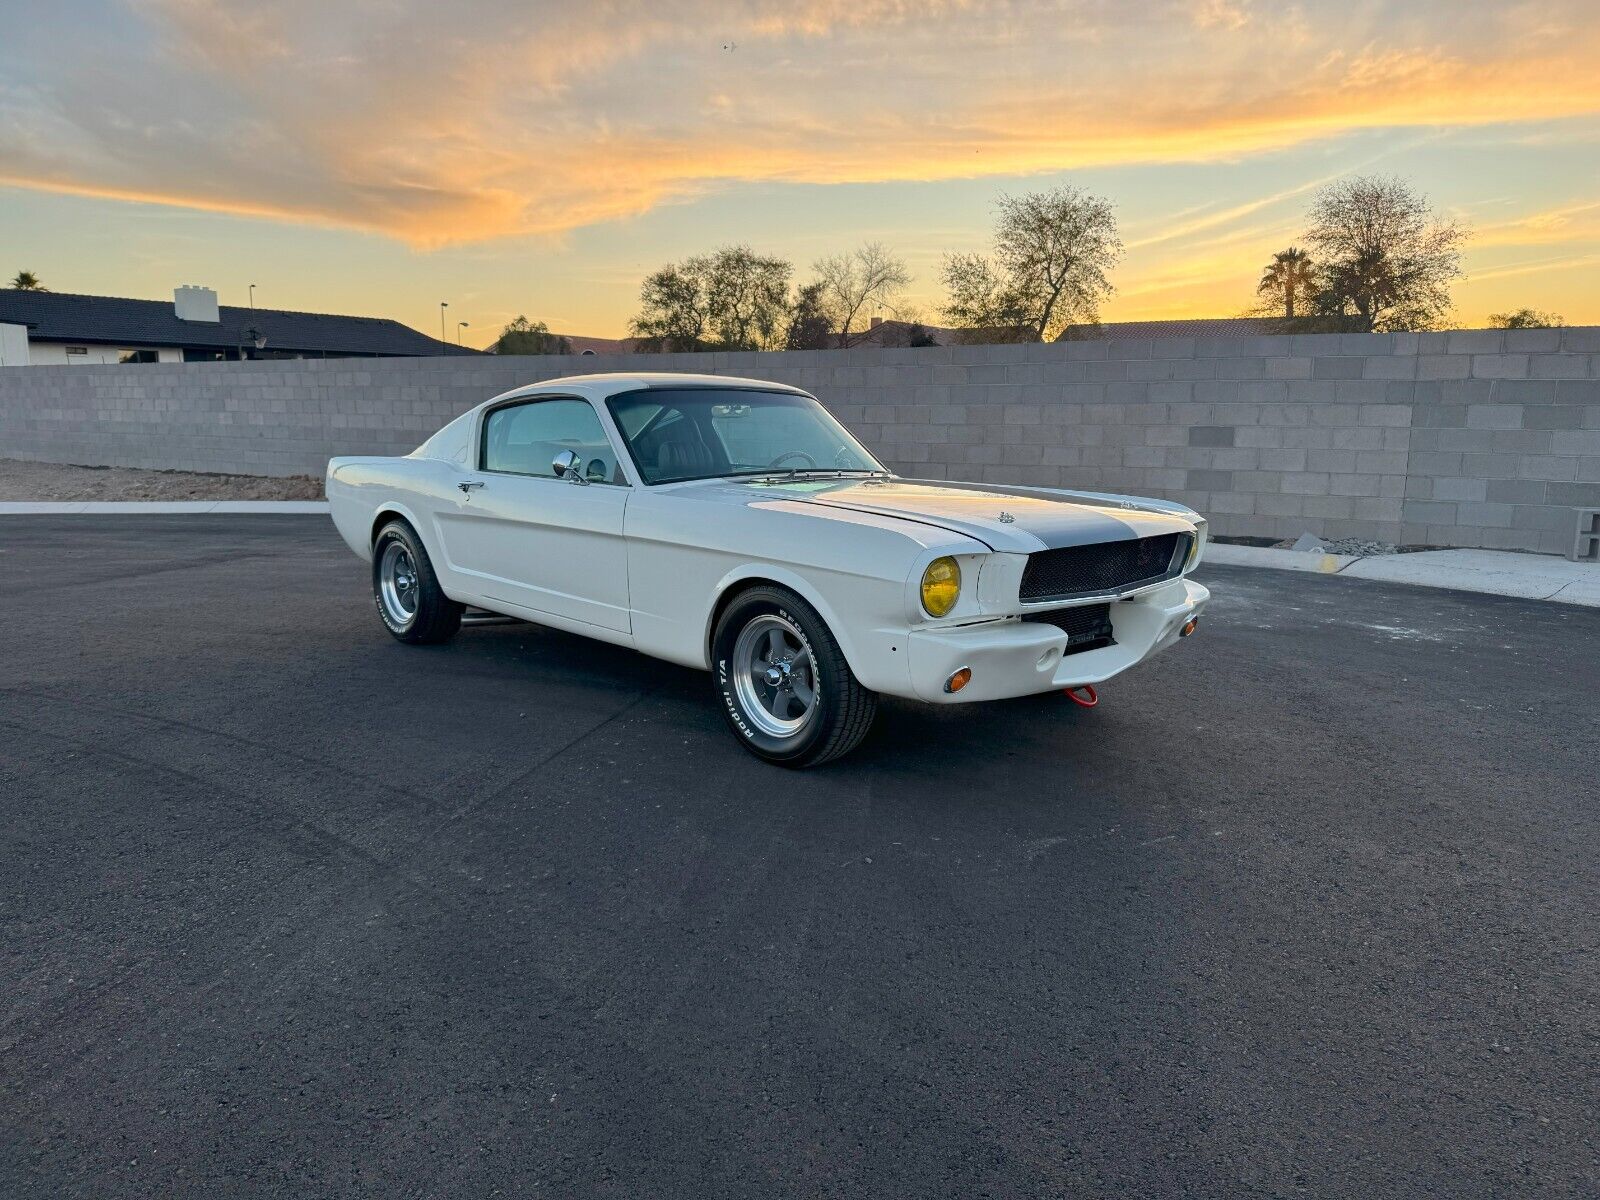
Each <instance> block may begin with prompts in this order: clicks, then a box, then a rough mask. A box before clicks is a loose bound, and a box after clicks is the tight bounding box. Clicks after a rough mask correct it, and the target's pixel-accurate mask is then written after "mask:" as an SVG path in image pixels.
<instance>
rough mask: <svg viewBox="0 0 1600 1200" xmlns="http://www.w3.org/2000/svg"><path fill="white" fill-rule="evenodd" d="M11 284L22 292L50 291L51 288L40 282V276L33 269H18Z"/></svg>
mask: <svg viewBox="0 0 1600 1200" xmlns="http://www.w3.org/2000/svg"><path fill="white" fill-rule="evenodd" d="M11 286H12V287H14V288H16V289H17V290H18V291H22V292H48V291H49V290H50V289H49V288H47V287H45V285H44V284H42V283H40V282H39V277H38V276H37V275H35V274H34V273H33V272H32V271H18V272H17V276H16V278H15V279H13V280H12V281H11Z"/></svg>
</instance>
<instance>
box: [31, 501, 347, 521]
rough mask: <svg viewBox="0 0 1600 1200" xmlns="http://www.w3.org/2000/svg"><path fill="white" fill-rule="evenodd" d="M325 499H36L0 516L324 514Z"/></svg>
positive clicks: (326, 509) (326, 507) (326, 508)
mask: <svg viewBox="0 0 1600 1200" xmlns="http://www.w3.org/2000/svg"><path fill="white" fill-rule="evenodd" d="M327 511H328V502H327V501H326V500H39V501H33V500H28V501H4V502H0V516H13V517H24V516H63V515H72V514H78V513H83V514H93V513H138V514H139V515H141V516H160V515H163V514H167V513H229V514H234V513H239V514H251V513H254V514H258V515H262V514H271V515H277V516H283V515H286V514H294V513H324V514H325V513H327Z"/></svg>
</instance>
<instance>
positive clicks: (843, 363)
mask: <svg viewBox="0 0 1600 1200" xmlns="http://www.w3.org/2000/svg"><path fill="white" fill-rule="evenodd" d="M629 370H634V371H638V370H676V371H708V372H713V373H717V374H736V375H751V376H755V377H758V378H768V379H774V380H780V381H783V382H787V383H792V384H796V385H798V386H800V387H804V388H806V389H807V390H809V391H811V392H813V393H815V394H816V395H817V396H818V397H819V398H820V399H821V400H822V401H823V402H824V403H825V404H827V405H828V406H829V407H830V408H831V409H832V410H833V411H834V412H835V413H836V414H837V415H838V416H839V417H840V418H841V419H842V420H843V421H844V422H845V423H846V424H847V425H849V426H850V427H851V428H852V429H853V430H854V431H855V432H856V433H857V434H858V435H859V436H860V437H861V438H862V440H863V441H865V442H866V443H867V444H868V445H869V446H870V447H872V448H873V449H875V450H876V451H878V452H879V454H880V455H881V456H882V457H883V458H884V459H885V461H886V462H888V463H889V464H890V465H891V466H892V467H894V468H895V469H896V470H897V471H899V472H901V473H902V474H905V475H908V476H922V477H928V478H952V479H970V480H977V481H980V482H993V483H1020V484H1037V485H1044V486H1050V487H1079V488H1088V489H1102V490H1108V491H1123V492H1132V493H1138V494H1144V495H1156V496H1165V497H1170V498H1173V499H1177V500H1181V501H1183V502H1185V503H1187V504H1190V505H1193V506H1194V507H1195V508H1197V509H1199V510H1200V511H1202V512H1204V513H1206V514H1208V515H1209V516H1210V517H1211V519H1212V522H1213V527H1214V529H1215V530H1216V531H1217V532H1218V533H1221V534H1225V535H1235V536H1252V537H1272V538H1276V537H1288V536H1293V535H1295V534H1298V533H1300V532H1302V531H1304V530H1307V529H1310V530H1312V531H1314V532H1317V533H1320V534H1322V535H1324V536H1328V537H1363V538H1371V539H1375V540H1380V541H1388V542H1398V543H1404V544H1429V545H1445V546H1484V547H1492V548H1506V549H1523V550H1541V551H1546V552H1562V551H1565V550H1566V549H1567V548H1568V546H1570V544H1571V538H1572V533H1573V530H1574V528H1575V525H1576V520H1577V517H1576V510H1577V509H1578V508H1580V507H1595V506H1600V328H1593V327H1584V328H1570V329H1558V330H1519V331H1500V330H1466V331H1456V332H1450V333H1428V334H1328V335H1316V336H1292V337H1291V336H1285V337H1259V338H1235V339H1220V338H1219V339H1198V340H1197V339H1192V338H1155V339H1129V340H1115V341H1112V340H1100V341H1084V342H1068V343H1059V344H1051V345H1022V346H958V347H926V348H917V349H902V350H866V349H861V350H850V351H839V350H826V351H807V352H796V353H784V354H699V355H633V356H611V357H587V358H584V357H576V356H569V357H551V358H505V359H501V358H493V357H485V358H481V359H460V358H439V359H364V360H348V359H347V360H332V361H307V362H260V363H205V364H188V365H181V366H175V365H166V364H145V365H137V366H134V365H129V366H110V367H59V368H58V367H20V368H6V369H0V457H12V458H29V459H35V460H40V461H47V462H75V463H84V464H89V465H118V466H139V467H166V468H181V469H188V470H201V471H226V472H243V473H252V474H275V475H288V474H320V473H321V471H322V468H323V465H324V463H325V462H326V460H327V458H328V457H329V456H330V455H334V454H397V453H406V452H408V451H410V450H411V449H412V448H414V447H415V446H416V445H417V444H418V443H419V442H421V441H422V440H423V439H424V438H426V437H427V435H428V434H430V433H432V432H433V431H434V430H435V429H437V428H438V427H439V426H440V425H442V424H444V423H445V421H447V420H449V419H450V418H451V417H453V416H455V415H456V414H457V413H459V412H461V411H463V410H464V409H467V408H469V407H471V406H472V405H474V404H477V403H479V402H480V401H482V400H484V399H487V398H488V397H490V396H493V395H495V394H497V393H499V392H502V391H506V390H508V389H510V388H512V387H515V386H517V385H519V384H522V383H528V382H532V381H535V380H538V379H545V378H550V377H554V376H559V375H568V374H577V373H584V372H591V371H629Z"/></svg>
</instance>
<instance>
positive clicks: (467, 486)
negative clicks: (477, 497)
mask: <svg viewBox="0 0 1600 1200" xmlns="http://www.w3.org/2000/svg"><path fill="white" fill-rule="evenodd" d="M456 486H457V487H458V488H460V489H461V490H462V492H463V493H465V495H466V497H467V499H469V500H470V499H472V489H473V488H481V487H482V486H483V480H481V479H469V480H468V481H467V482H466V483H458V484H456Z"/></svg>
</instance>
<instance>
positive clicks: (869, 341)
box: [849, 319, 1032, 349]
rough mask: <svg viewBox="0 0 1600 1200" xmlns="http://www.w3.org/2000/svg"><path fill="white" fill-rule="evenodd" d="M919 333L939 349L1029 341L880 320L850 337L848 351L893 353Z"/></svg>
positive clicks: (1008, 332)
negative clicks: (860, 348) (869, 348)
mask: <svg viewBox="0 0 1600 1200" xmlns="http://www.w3.org/2000/svg"><path fill="white" fill-rule="evenodd" d="M919 329H920V330H921V331H922V332H923V333H924V334H925V335H927V336H928V337H931V338H932V339H933V340H934V341H935V342H936V343H937V344H938V345H941V346H962V345H975V346H976V345H988V344H991V343H994V342H1016V341H1026V340H1032V335H1031V333H1029V334H1023V333H1022V331H1020V330H1016V329H1008V328H998V327H997V328H992V329H951V328H948V327H946V326H944V325H926V324H921V323H919V322H916V321H900V320H894V319H889V320H883V321H879V322H878V323H877V324H876V325H872V326H869V327H868V328H866V329H861V330H857V331H856V332H854V333H852V334H851V335H850V343H849V344H850V347H851V349H854V348H855V347H857V346H889V347H894V348H896V349H900V348H903V347H905V346H907V345H909V344H910V342H911V337H912V334H913V333H914V332H915V331H916V330H919Z"/></svg>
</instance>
